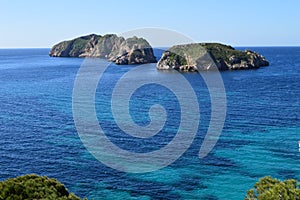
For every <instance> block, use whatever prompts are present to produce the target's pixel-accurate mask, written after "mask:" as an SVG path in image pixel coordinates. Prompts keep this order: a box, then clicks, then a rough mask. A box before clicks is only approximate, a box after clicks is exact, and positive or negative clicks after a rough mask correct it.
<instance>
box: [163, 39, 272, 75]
mask: <svg viewBox="0 0 300 200" xmlns="http://www.w3.org/2000/svg"><path fill="white" fill-rule="evenodd" d="M268 65H269V62H268V61H267V60H266V59H265V58H264V57H263V56H261V55H259V54H258V53H255V52H253V51H250V50H245V51H238V50H235V49H234V48H233V47H231V46H228V45H223V44H219V43H192V44H186V45H176V46H173V47H171V48H169V49H168V50H167V51H165V52H164V53H163V55H162V57H161V59H160V60H159V61H158V63H157V69H160V70H168V69H175V70H178V71H183V72H194V71H205V70H237V69H254V68H259V67H262V66H268Z"/></svg>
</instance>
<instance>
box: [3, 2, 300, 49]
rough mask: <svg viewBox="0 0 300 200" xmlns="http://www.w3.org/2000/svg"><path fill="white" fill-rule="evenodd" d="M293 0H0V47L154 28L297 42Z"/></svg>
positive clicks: (236, 42)
mask: <svg viewBox="0 0 300 200" xmlns="http://www.w3.org/2000/svg"><path fill="white" fill-rule="evenodd" d="M299 19H300V1H298V0H285V1H283V0H251V1H250V0H248V1H246V0H184V1H183V0H182V1H180V0H177V1H176V0H172V1H171V0H151V1H142V0H128V1H121V0H119V1H116V0H115V1H114V0H108V1H101V0H85V1H79V0H51V1H50V0H48V1H47V0H45V1H41V0H27V1H24V0H1V1H0V26H1V31H0V48H51V46H53V45H54V44H56V43H58V42H60V41H62V40H68V39H72V38H75V37H78V36H81V35H86V34H90V33H96V34H100V35H103V34H106V33H116V34H119V33H123V32H127V31H131V30H134V29H139V28H147V27H155V28H160V29H167V30H172V31H176V32H179V33H181V34H183V35H185V36H187V37H189V38H192V39H193V41H197V42H221V43H225V44H230V45H232V46H300V23H299Z"/></svg>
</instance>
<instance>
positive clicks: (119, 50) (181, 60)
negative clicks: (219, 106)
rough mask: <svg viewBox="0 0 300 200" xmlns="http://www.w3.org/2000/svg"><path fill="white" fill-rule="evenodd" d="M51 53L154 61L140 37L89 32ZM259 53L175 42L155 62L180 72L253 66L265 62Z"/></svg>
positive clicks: (122, 61) (116, 60)
mask: <svg viewBox="0 0 300 200" xmlns="http://www.w3.org/2000/svg"><path fill="white" fill-rule="evenodd" d="M49 55H50V56H53V57H97V58H106V59H108V60H109V61H112V62H114V63H116V64H118V65H132V64H145V63H155V62H157V60H156V57H155V56H154V53H153V49H152V47H151V45H150V44H149V43H148V42H147V41H146V40H145V39H143V38H138V37H136V36H134V37H131V38H127V39H125V38H123V37H119V36H117V35H116V34H106V35H104V36H101V35H96V34H91V35H87V36H82V37H78V38H75V39H73V40H69V41H63V42H60V43H58V44H56V45H54V46H53V47H52V49H51V51H50V52H49ZM268 65H269V62H268V61H267V60H266V59H265V57H263V56H262V55H260V54H258V53H256V52H253V51H251V50H245V51H239V50H236V49H234V48H233V47H231V46H229V45H224V44H220V43H191V44H184V45H175V46H172V47H171V48H169V49H168V50H166V51H165V52H164V53H163V54H162V56H161V58H160V60H159V61H158V62H157V69H158V70H172V69H174V70H178V71H180V72H195V71H211V70H221V71H223V70H239V69H256V68H259V67H263V66H268Z"/></svg>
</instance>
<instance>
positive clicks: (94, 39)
mask: <svg viewBox="0 0 300 200" xmlns="http://www.w3.org/2000/svg"><path fill="white" fill-rule="evenodd" d="M49 55H50V56H53V57H98V58H107V59H109V60H110V61H112V62H115V63H116V64H120V65H127V64H143V63H153V62H156V58H155V56H154V53H153V49H152V47H151V46H150V44H149V43H148V42H147V41H146V40H145V39H143V38H138V37H132V38H128V39H124V38H123V37H118V36H117V35H115V34H107V35H104V36H100V35H95V34H92V35H87V36H83V37H79V38H75V39H73V40H70V41H64V42H60V43H58V44H56V45H54V46H53V47H52V49H51V51H50V52H49Z"/></svg>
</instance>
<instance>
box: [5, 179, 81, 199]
mask: <svg viewBox="0 0 300 200" xmlns="http://www.w3.org/2000/svg"><path fill="white" fill-rule="evenodd" d="M0 199H1V200H2V199H8V200H10V199H11V200H19V199H55V200H79V199H80V198H79V197H77V196H75V195H74V194H73V193H69V192H68V190H67V189H66V188H65V186H64V185H63V184H62V183H60V182H58V181H57V180H56V179H50V178H48V177H46V176H38V175H35V174H28V175H25V176H19V177H17V178H10V179H7V180H5V181H3V182H0Z"/></svg>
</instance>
